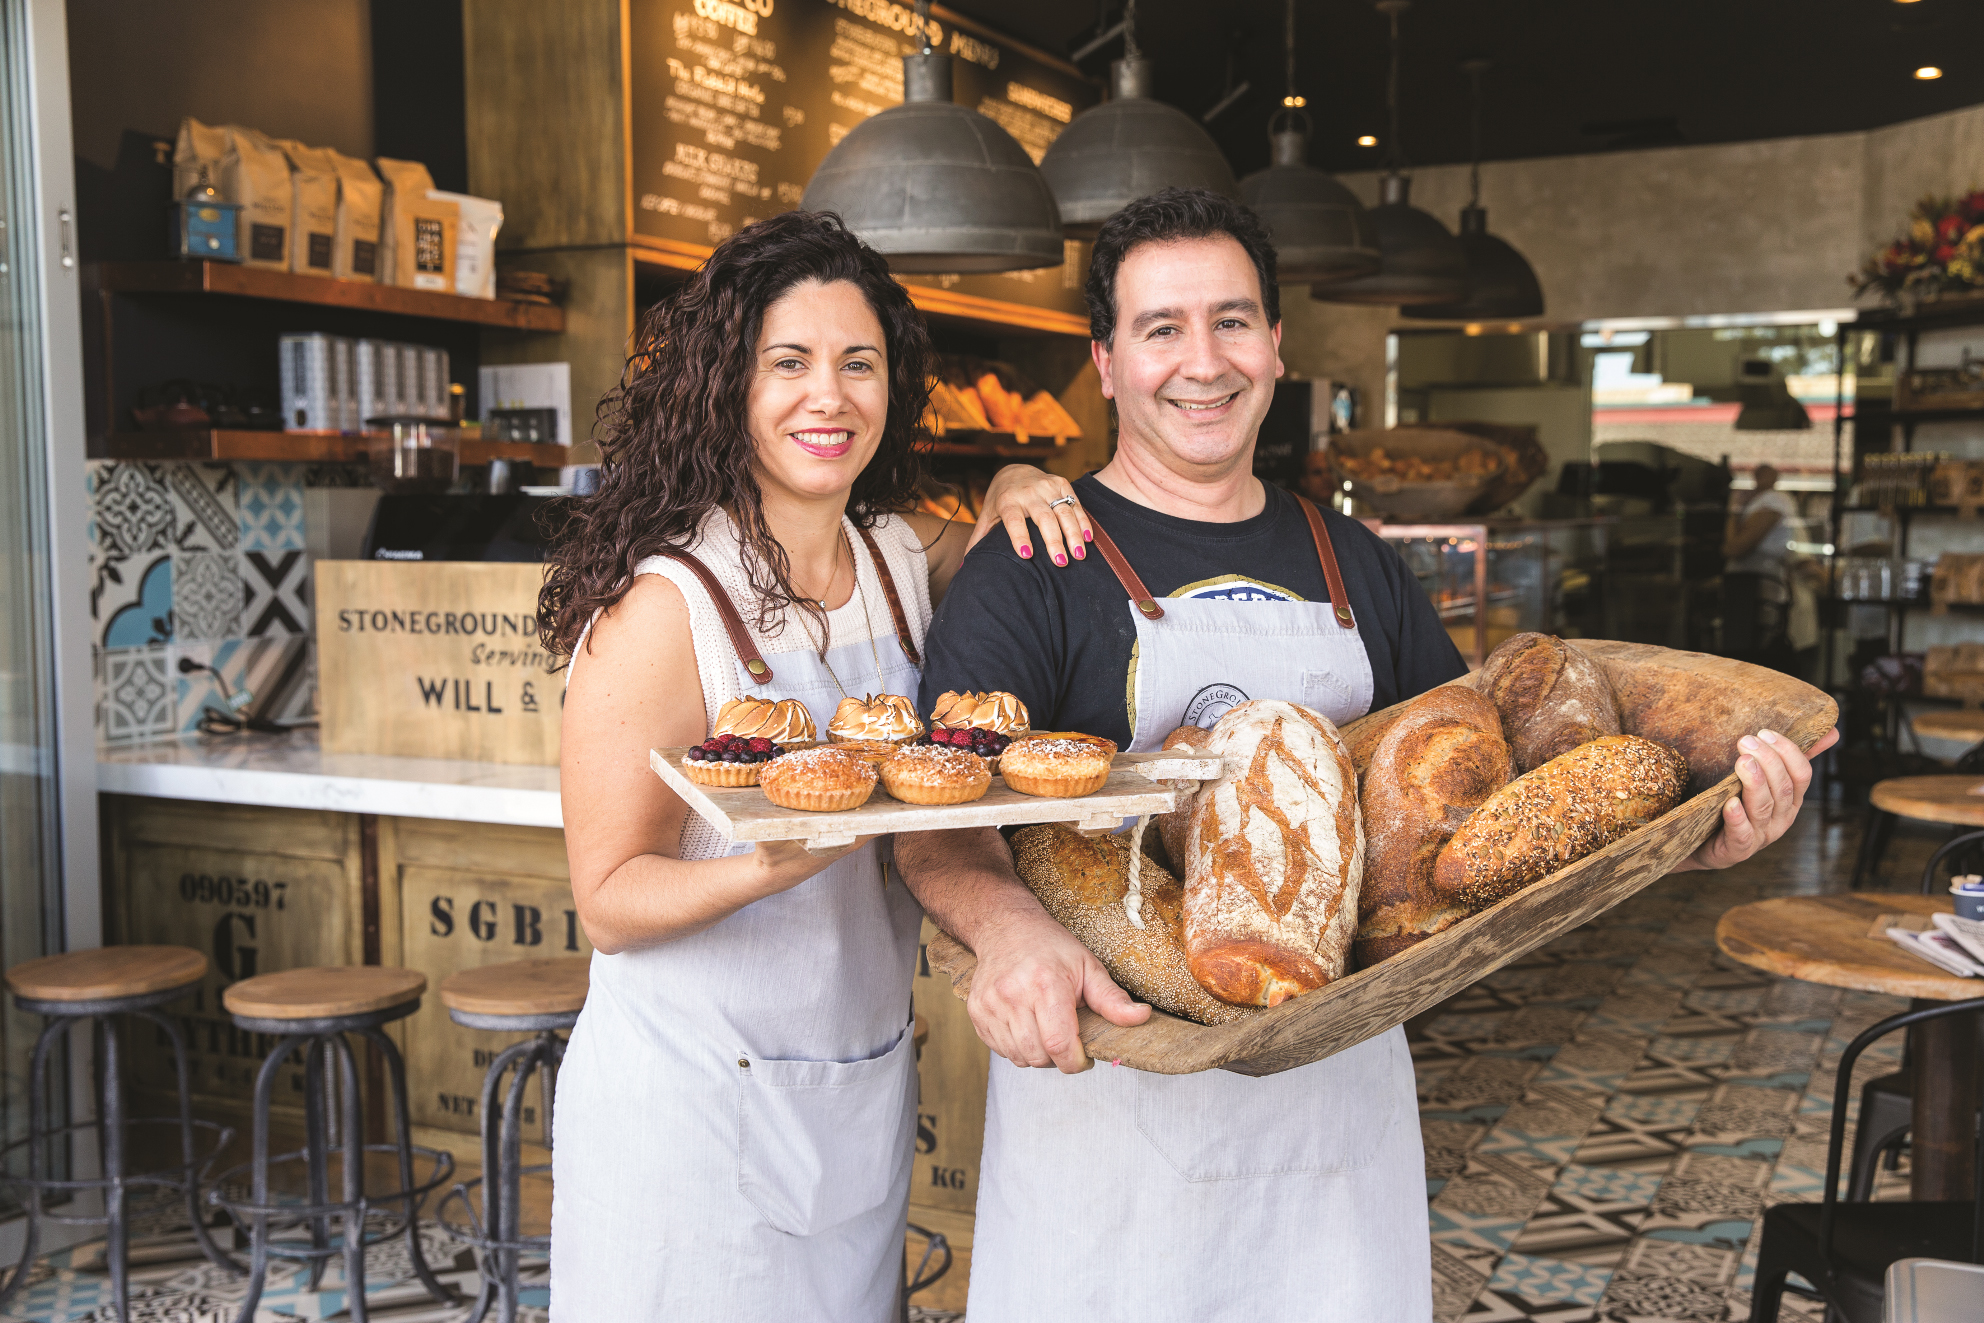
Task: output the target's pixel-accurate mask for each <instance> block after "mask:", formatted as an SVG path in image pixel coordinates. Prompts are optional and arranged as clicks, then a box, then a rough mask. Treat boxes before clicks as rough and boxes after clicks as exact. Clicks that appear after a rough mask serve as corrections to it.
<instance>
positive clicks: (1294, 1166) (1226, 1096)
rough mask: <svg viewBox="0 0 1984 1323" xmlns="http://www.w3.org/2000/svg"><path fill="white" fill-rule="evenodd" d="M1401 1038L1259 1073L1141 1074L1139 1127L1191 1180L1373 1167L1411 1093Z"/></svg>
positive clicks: (1389, 1036) (1392, 1035)
mask: <svg viewBox="0 0 1984 1323" xmlns="http://www.w3.org/2000/svg"><path fill="white" fill-rule="evenodd" d="M1399 1037H1401V1035H1398V1034H1396V1033H1387V1034H1384V1035H1382V1036H1380V1037H1379V1038H1377V1039H1374V1040H1371V1041H1368V1042H1365V1043H1360V1044H1358V1045H1357V1046H1356V1047H1353V1048H1351V1049H1349V1050H1348V1051H1345V1052H1340V1053H1338V1054H1337V1055H1336V1056H1334V1057H1330V1058H1327V1059H1325V1060H1323V1061H1320V1062H1317V1063H1316V1064H1315V1065H1312V1066H1304V1067H1301V1068H1299V1069H1297V1070H1292V1071H1286V1072H1284V1073H1282V1074H1280V1075H1269V1076H1266V1077H1264V1078H1261V1079H1249V1078H1247V1077H1245V1076H1242V1075H1234V1074H1231V1073H1229V1072H1227V1071H1223V1070H1208V1071H1203V1072H1201V1073H1199V1074H1196V1075H1138V1076H1136V1077H1135V1079H1136V1085H1137V1089H1136V1107H1135V1112H1136V1122H1137V1129H1138V1130H1140V1131H1141V1132H1143V1136H1144V1138H1145V1139H1146V1140H1148V1141H1149V1143H1150V1146H1151V1147H1152V1148H1154V1149H1156V1150H1157V1151H1158V1153H1159V1155H1160V1156H1162V1157H1163V1158H1164V1160H1165V1161H1166V1162H1168V1163H1170V1164H1171V1166H1172V1168H1173V1169H1174V1170H1175V1171H1177V1173H1178V1174H1179V1175H1180V1176H1182V1177H1184V1178H1185V1179H1186V1180H1188V1181H1231V1180H1249V1179H1258V1178H1261V1177H1269V1176H1290V1175H1295V1174H1297V1173H1313V1174H1324V1173H1330V1172H1345V1171H1355V1170H1357V1169H1358V1168H1360V1167H1367V1166H1369V1165H1370V1164H1371V1163H1372V1162H1373V1161H1374V1160H1376V1158H1377V1156H1378V1153H1379V1150H1380V1149H1381V1148H1382V1147H1383V1146H1384V1142H1385V1138H1386V1136H1387V1135H1388V1134H1389V1133H1390V1131H1391V1128H1392V1126H1393V1124H1394V1123H1395V1122H1396V1120H1397V1116H1398V1108H1399V1101H1400V1097H1401V1093H1402V1092H1403V1094H1404V1096H1407V1097H1410V1096H1412V1093H1411V1088H1412V1086H1411V1085H1410V1084H1409V1083H1407V1084H1404V1085H1401V1083H1400V1081H1399V1078H1398V1062H1397V1059H1396V1058H1397V1054H1398V1052H1399V1050H1400V1049H1399V1048H1398V1047H1397V1046H1396V1045H1394V1043H1393V1041H1392V1040H1393V1039H1394V1038H1399ZM1124 1073H1125V1074H1128V1073H1129V1072H1127V1071H1126V1072H1124ZM1408 1079H1409V1076H1408Z"/></svg>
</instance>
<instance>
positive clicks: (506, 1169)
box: [482, 1042, 543, 1323]
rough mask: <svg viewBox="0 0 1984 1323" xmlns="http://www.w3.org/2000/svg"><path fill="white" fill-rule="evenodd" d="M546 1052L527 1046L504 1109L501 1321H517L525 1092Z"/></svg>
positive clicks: (538, 1045)
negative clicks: (542, 1053) (518, 1235)
mask: <svg viewBox="0 0 1984 1323" xmlns="http://www.w3.org/2000/svg"><path fill="white" fill-rule="evenodd" d="M542 1051H543V1044H542V1043H540V1042H532V1043H530V1044H528V1045H527V1050H526V1051H525V1053H524V1055H523V1056H522V1057H520V1058H519V1059H518V1061H517V1066H516V1071H517V1073H516V1077H515V1078H514V1079H512V1080H511V1081H510V1095H509V1098H508V1099H507V1105H506V1106H505V1107H504V1108H503V1124H502V1132H503V1170H502V1173H501V1175H502V1191H503V1198H502V1205H501V1207H500V1209H499V1210H498V1213H497V1217H498V1226H499V1230H498V1231H497V1238H498V1239H499V1240H502V1241H504V1242H506V1245H505V1247H504V1248H503V1249H500V1250H498V1251H497V1256H498V1257H497V1264H498V1267H499V1269H500V1270H501V1272H502V1284H501V1298H502V1301H503V1312H502V1315H501V1323H517V1303H518V1302H517V1294H518V1292H517V1277H518V1274H519V1272H520V1270H521V1268H522V1263H523V1255H522V1253H521V1252H520V1251H518V1250H517V1248H516V1241H517V1234H518V1228H519V1224H520V1223H521V1221H522V1216H521V1213H522V1207H523V1186H524V1177H523V1166H524V1092H525V1090H526V1089H527V1088H528V1087H529V1086H530V1077H531V1072H532V1071H534V1070H536V1069H537V1065H538V1056H539V1054H540V1053H541V1052H542ZM482 1176H483V1180H484V1181H485V1182H487V1181H489V1179H490V1175H489V1173H488V1172H484V1173H483V1174H482Z"/></svg>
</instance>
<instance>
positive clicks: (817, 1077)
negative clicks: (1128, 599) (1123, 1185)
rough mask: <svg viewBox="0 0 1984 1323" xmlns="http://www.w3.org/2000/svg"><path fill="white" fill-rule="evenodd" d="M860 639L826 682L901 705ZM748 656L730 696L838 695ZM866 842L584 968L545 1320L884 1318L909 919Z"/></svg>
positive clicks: (902, 1111)
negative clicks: (684, 932)
mask: <svg viewBox="0 0 1984 1323" xmlns="http://www.w3.org/2000/svg"><path fill="white" fill-rule="evenodd" d="M869 545H870V549H871V560H872V561H873V564H874V566H875V568H876V570H877V571H878V573H879V574H880V575H881V577H882V578H883V580H884V582H885V583H887V576H888V568H887V566H886V564H885V563H884V562H883V560H882V558H881V556H879V555H874V554H872V549H873V544H872V543H870V544H869ZM678 559H679V558H678ZM706 584H707V586H709V587H710V588H711V589H712V592H711V596H712V598H713V599H714V600H716V601H717V603H718V606H719V609H723V608H730V604H729V600H728V598H727V597H726V596H724V595H722V593H721V589H720V588H719V587H718V586H717V585H715V584H714V582H713V581H707V580H706ZM888 586H889V587H891V588H892V587H893V584H889V585H888ZM891 597H892V598H893V594H891ZM872 605H874V606H875V607H876V609H877V610H879V609H880V604H879V603H876V604H872ZM889 605H890V607H891V608H894V610H893V614H895V615H896V617H897V628H898V633H899V636H900V637H902V638H903V639H905V640H906V639H907V638H908V637H909V635H908V632H907V629H906V627H905V626H904V625H903V624H902V620H901V613H900V608H899V606H898V605H897V603H896V602H894V601H893V600H892V601H891V602H890V603H889ZM733 613H734V608H730V609H728V610H724V614H725V616H726V623H728V620H729V618H730V617H731V616H732V615H733ZM741 628H742V627H741V625H740V626H739V629H738V630H733V631H732V638H733V640H735V639H738V638H739V637H744V638H745V639H746V645H747V646H749V645H748V636H746V635H740V632H739V631H741ZM876 643H877V644H878V645H879V646H878V647H877V646H875V645H871V643H870V642H869V640H867V639H863V640H861V641H859V642H857V643H850V644H846V645H844V646H841V647H836V648H834V649H832V650H831V651H829V652H828V654H827V663H828V666H831V668H832V673H833V674H834V675H838V676H839V677H840V681H841V683H843V684H846V685H847V686H849V688H850V689H851V690H853V691H854V692H856V693H857V694H858V693H860V692H864V691H865V690H866V687H867V684H869V683H873V682H874V680H875V671H876V667H877V665H878V661H879V665H880V668H881V670H882V679H883V681H884V688H885V689H886V690H887V691H888V692H890V693H897V694H913V693H915V692H916V686H917V680H918V676H917V671H916V668H915V667H914V666H913V665H912V664H911V662H910V660H909V658H908V657H907V656H905V655H904V654H905V652H906V651H907V650H908V649H907V647H898V646H896V644H895V643H894V642H893V641H892V640H890V639H889V638H888V637H887V636H886V635H884V636H882V637H881V638H880V639H878V640H877V641H876ZM759 660H760V659H759V657H758V654H757V653H756V652H755V651H751V652H750V653H749V655H748V656H747V657H740V658H739V659H738V660H737V661H736V662H735V665H736V666H737V677H738V687H739V691H740V692H743V693H751V694H758V695H762V696H765V697H770V698H797V699H799V700H801V701H802V702H804V703H805V704H806V706H807V708H808V709H809V710H810V711H811V712H812V714H813V721H814V724H815V725H816V726H817V727H818V728H819V729H820V730H825V729H826V727H827V722H828V721H830V720H831V719H832V717H833V713H834V708H835V706H836V705H837V704H838V703H839V701H840V699H841V691H840V688H839V687H838V685H836V683H835V681H834V679H833V678H832V676H831V675H830V674H829V671H828V666H822V665H821V663H820V659H819V657H818V655H817V654H816V653H815V652H813V651H812V650H811V649H810V648H802V649H800V650H798V651H794V652H780V653H774V654H770V655H769V656H766V657H764V658H763V659H762V660H763V661H764V662H767V663H769V664H770V666H771V668H772V677H771V680H770V682H769V683H765V684H760V683H759V682H758V680H757V679H756V677H755V675H754V674H753V672H752V671H751V670H749V669H748V663H750V662H753V661H759ZM883 844H885V842H875V843H871V844H869V845H867V846H864V847H863V848H862V849H860V850H858V851H856V852H854V853H853V854H850V855H847V856H845V857H844V858H842V859H839V860H837V861H836V862H835V863H833V864H832V865H831V866H829V867H828V868H826V869H825V870H823V871H821V872H819V873H816V874H815V875H814V876H812V877H810V878H808V879H807V880H806V881H804V882H802V883H800V884H799V885H798V886H796V887H794V888H792V889H791V890H790V891H786V892H782V893H780V894H779V895H776V896H770V897H767V898H766V899H764V900H760V901H756V902H754V903H752V904H750V905H747V906H745V907H744V908H743V909H741V910H739V911H738V912H737V913H735V914H733V915H731V916H730V917H729V918H727V919H725V920H723V921H722V922H721V923H718V924H715V925H714V926H712V927H710V928H707V929H704V930H703V931H702V932H699V933H694V934H692V935H690V936H688V937H681V938H677V939H675V940H673V941H670V942H666V943H663V944H662V945H660V946H656V947H651V948H648V949H646V950H641V951H629V952H624V953H622V954H620V955H611V956H609V955H601V954H595V955H594V956H593V958H592V989H591V991H590V993H589V994H588V995H587V997H586V1005H585V1010H584V1011H583V1012H582V1013H581V1014H580V1016H579V1022H578V1025H577V1026H576V1027H575V1028H574V1029H573V1031H572V1037H571V1044H570V1048H569V1050H568V1051H567V1053H566V1056H565V1062H564V1066H563V1067H562V1069H560V1071H559V1074H558V1108H557V1113H556V1119H555V1122H554V1124H555V1126H556V1134H555V1136H554V1138H555V1140H556V1148H555V1150H554V1163H555V1169H554V1172H553V1175H554V1196H553V1204H552V1219H551V1233H552V1241H551V1283H552V1285H551V1317H552V1319H553V1320H554V1321H555V1323H647V1321H648V1320H663V1319H667V1320H674V1319H682V1320H700V1319H712V1320H719V1319H720V1320H723V1323H759V1321H760V1320H774V1319H776V1320H786V1319H802V1318H803V1319H834V1320H846V1321H847V1323H882V1320H886V1319H892V1318H894V1317H895V1307H896V1300H897V1293H898V1291H899V1290H900V1286H901V1274H902V1255H903V1249H902V1246H903V1231H904V1224H905V1219H906V1218H907V1216H908V1205H909V1176H910V1162H911V1154H912V1144H913V1139H914V1135H915V1119H916V1118H915V1102H916V1060H915V1046H914V1043H913V1042H912V1039H911V1034H910V1018H911V1012H910V978H911V974H912V967H913V964H914V961H915V956H916V944H917V933H918V929H919V927H920V925H921V923H922V910H921V909H920V908H919V907H918V905H917V903H916V901H915V900H914V899H913V898H912V897H911V896H910V895H909V894H908V891H907V889H906V888H905V887H904V886H903V885H902V883H901V881H900V880H897V879H892V878H890V877H889V875H888V872H887V870H885V869H884V868H883V866H882V862H881V855H880V853H879V851H878V847H879V846H881V845H883ZM751 848H752V847H751V846H749V845H740V846H735V847H733V848H732V849H731V851H730V853H732V854H744V853H747V852H749V851H750V849H751Z"/></svg>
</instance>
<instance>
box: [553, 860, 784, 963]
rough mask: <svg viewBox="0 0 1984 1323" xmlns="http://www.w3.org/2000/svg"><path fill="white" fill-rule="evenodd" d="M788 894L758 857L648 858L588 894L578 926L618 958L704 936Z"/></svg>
mask: <svg viewBox="0 0 1984 1323" xmlns="http://www.w3.org/2000/svg"><path fill="white" fill-rule="evenodd" d="M783 889H784V888H783V887H782V886H781V885H779V883H778V881H777V880H775V879H774V878H772V877H769V876H767V875H766V871H765V870H764V868H763V867H761V865H760V862H759V858H758V855H757V854H756V853H752V854H738V855H726V856H724V857H723V858H720V859H697V860H685V859H671V858H669V857H668V856H666V855H659V854H643V855H637V856H635V857H634V858H632V859H629V860H628V861H627V862H626V863H624V864H622V865H620V867H618V868H616V869H614V870H613V872H611V873H610V874H608V875H607V876H606V877H605V879H603V880H602V881H600V882H599V883H598V884H597V885H595V886H594V887H592V888H591V890H590V891H588V892H587V894H586V896H585V898H584V899H583V900H582V901H580V902H579V922H581V923H582V924H584V925H585V930H586V939H587V940H588V941H590V942H591V943H592V944H593V946H594V947H595V948H596V949H597V950H600V951H603V952H605V953H606V954H607V955H618V954H619V953H620V952H622V951H635V950H639V949H641V948H642V947H648V946H659V945H661V944H662V943H663V942H669V941H673V940H674V939H676V938H678V937H687V936H688V935H689V934H691V933H697V932H701V931H702V930H703V929H705V928H708V927H710V926H711V925H713V924H717V923H721V922H722V921H723V920H725V919H727V918H729V917H730V916H731V915H733V914H735V913H737V911H739V910H741V909H743V908H744V907H745V906H746V905H749V904H751V903H752V902H753V901H757V900H763V899H764V898H765V897H766V896H769V895H773V894H775V893H776V892H778V891H780V890H783Z"/></svg>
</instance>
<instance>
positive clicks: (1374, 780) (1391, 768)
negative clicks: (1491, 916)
mask: <svg viewBox="0 0 1984 1323" xmlns="http://www.w3.org/2000/svg"><path fill="white" fill-rule="evenodd" d="M1384 732H1385V734H1384V738H1383V739H1382V740H1381V741H1380V742H1379V743H1378V746H1377V749H1376V751H1375V752H1374V753H1373V754H1372V755H1371V758H1370V762H1369V770H1367V771H1366V772H1365V773H1364V775H1363V777H1362V780H1361V787H1362V789H1361V794H1360V796H1359V802H1360V804H1361V805H1362V808H1363V813H1364V886H1363V889H1362V890H1361V891H1360V892H1359V894H1358V898H1357V918H1358V926H1357V939H1356V942H1355V945H1354V950H1355V952H1356V955H1357V963H1358V964H1359V966H1369V965H1375V964H1377V963H1378V962H1379V961H1381V960H1385V959H1388V958H1389V957H1391V956H1395V955H1397V954H1398V953H1399V952H1400V951H1403V950H1405V949H1406V948H1407V947H1409V946H1412V945H1414V944H1416V943H1418V942H1423V941H1425V940H1426V939H1427V938H1428V937H1431V936H1432V935H1433V934H1434V933H1437V932H1441V931H1444V930H1445V929H1447V928H1451V927H1452V926H1453V925H1454V924H1456V923H1459V922H1460V921H1461V920H1462V919H1464V918H1466V917H1467V916H1468V914H1469V913H1470V911H1469V909H1468V908H1467V907H1466V906H1465V905H1463V904H1461V903H1460V902H1458V901H1457V900H1455V899H1453V898H1452V897H1449V896H1444V895H1442V894H1441V893H1440V892H1439V890H1438V889H1436V888H1435V887H1434V885H1433V866H1434V863H1435V861H1436V860H1437V859H1438V858H1439V854H1440V848H1441V847H1442V846H1444V845H1445V844H1446V843H1447V839H1448V838H1449V837H1451V836H1452V835H1453V834H1454V831H1455V829H1456V828H1458V827H1459V826H1460V825H1461V824H1462V823H1463V822H1464V821H1466V820H1467V817H1468V815H1469V814H1470V813H1472V812H1473V811H1474V810H1475V809H1476V808H1478V807H1480V805H1481V804H1482V802H1483V801H1484V800H1486V799H1487V798H1488V797H1489V796H1491V795H1493V794H1494V793H1495V792H1496V791H1498V790H1500V789H1501V788H1502V787H1503V786H1505V785H1507V784H1508V783H1509V780H1510V778H1512V777H1513V776H1515V763H1514V760H1513V759H1512V758H1511V757H1510V754H1509V746H1508V743H1507V742H1506V741H1505V740H1503V738H1502V721H1501V718H1500V716H1498V715H1497V713H1496V711H1495V706H1494V704H1492V703H1490V702H1489V701H1488V700H1487V699H1485V698H1483V697H1482V696H1481V695H1480V694H1477V693H1475V692H1473V691H1472V690H1468V689H1462V688H1460V687H1458V686H1455V685H1442V686H1441V687H1440V688H1438V689H1432V690H1428V691H1427V692H1426V693H1424V694H1421V695H1420V696H1419V697H1418V698H1415V699H1413V700H1412V701H1411V702H1410V703H1408V704H1406V705H1405V708H1404V710H1403V711H1402V712H1400V713H1399V714H1398V716H1397V718H1396V719H1395V720H1393V721H1390V722H1388V723H1386V725H1385V727H1384Z"/></svg>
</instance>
